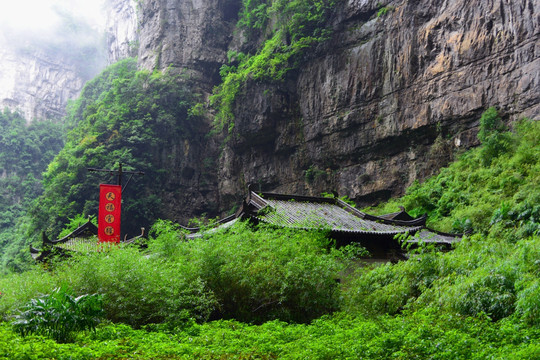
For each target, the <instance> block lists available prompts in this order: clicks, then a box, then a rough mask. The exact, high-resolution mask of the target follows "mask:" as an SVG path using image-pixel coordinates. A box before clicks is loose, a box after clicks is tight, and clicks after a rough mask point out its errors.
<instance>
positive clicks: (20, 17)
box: [0, 0, 105, 35]
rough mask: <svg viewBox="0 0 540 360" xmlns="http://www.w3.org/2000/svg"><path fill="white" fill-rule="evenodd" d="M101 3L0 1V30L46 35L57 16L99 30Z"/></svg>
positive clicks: (101, 0)
mask: <svg viewBox="0 0 540 360" xmlns="http://www.w3.org/2000/svg"><path fill="white" fill-rule="evenodd" d="M103 3H104V0H0V31H3V32H5V31H10V32H15V33H21V32H22V33H33V32H40V31H45V32H47V31H49V30H51V29H52V28H54V27H55V26H58V24H59V22H60V21H61V18H60V15H59V14H61V13H68V14H70V15H72V16H73V17H75V18H80V19H84V21H85V22H87V23H88V24H91V25H92V26H93V27H96V28H99V29H102V28H103V27H104V25H105V16H104V14H103ZM4 35H5V34H4Z"/></svg>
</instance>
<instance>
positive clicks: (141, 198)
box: [30, 59, 197, 238]
mask: <svg viewBox="0 0 540 360" xmlns="http://www.w3.org/2000/svg"><path fill="white" fill-rule="evenodd" d="M189 107H190V95H189V92H188V91H187V90H186V89H185V88H184V86H183V85H182V83H181V82H180V81H179V79H178V77H176V76H173V75H170V74H168V73H161V72H157V71H156V72H153V73H152V72H148V71H137V69H136V60H135V59H127V60H123V61H120V62H118V63H116V64H115V65H112V66H111V67H109V68H107V69H106V70H105V71H104V72H103V73H102V74H101V75H100V76H98V77H97V78H96V79H94V80H92V81H90V82H88V83H87V85H86V86H85V87H84V89H83V91H82V94H81V96H80V98H79V99H78V100H77V101H76V102H74V103H73V104H71V105H70V107H69V114H68V124H70V126H74V128H73V130H71V131H70V132H69V134H68V135H67V141H66V144H65V146H64V148H63V149H62V151H61V152H60V153H59V154H58V156H56V157H55V159H54V160H53V161H52V162H51V163H50V164H49V167H48V169H47V171H46V172H45V174H44V182H43V183H44V194H43V196H41V197H40V198H39V199H38V201H37V202H36V204H35V206H34V207H33V208H32V209H31V211H30V216H31V218H32V229H31V231H32V233H33V234H34V236H36V235H37V234H39V232H41V231H42V230H44V231H46V233H47V234H48V235H49V236H50V237H51V238H54V237H56V236H58V234H59V233H60V231H61V230H62V229H63V227H64V226H65V224H66V223H67V222H68V220H69V218H74V217H76V216H77V214H82V216H83V217H85V218H86V217H87V216H88V215H95V214H96V213H97V208H98V193H99V189H98V187H97V185H96V184H99V183H100V182H113V183H114V182H115V181H116V180H115V179H114V178H113V177H109V176H108V174H106V173H105V174H103V173H89V172H88V171H87V168H89V167H93V168H104V169H113V168H116V167H117V165H118V162H121V163H122V164H124V170H143V171H145V174H146V175H145V176H144V177H138V178H136V179H135V178H134V179H133V181H131V182H130V184H129V187H127V189H126V190H125V191H124V201H123V205H122V212H123V214H124V217H123V219H124V220H123V222H122V226H123V232H124V233H128V234H130V235H132V236H133V235H137V234H138V233H139V232H140V227H141V224H143V226H144V224H147V225H150V224H151V223H152V222H153V221H155V220H156V219H157V218H158V217H163V216H164V214H163V213H162V212H161V209H162V207H161V206H160V201H161V200H160V199H161V198H163V196H162V193H163V191H164V189H163V188H162V187H155V186H152V185H151V184H156V183H157V184H164V183H166V180H167V179H168V178H169V177H170V173H171V171H172V170H171V167H170V166H168V165H169V164H166V163H165V160H166V159H164V156H163V152H164V151H165V150H167V149H170V148H171V146H172V145H171V144H173V143H178V142H179V141H181V140H182V139H189V137H190V136H192V134H193V128H194V127H195V126H197V124H196V122H195V121H191V120H193V119H191V118H189V116H188V113H187V110H188V108H189ZM75 125H76V126H75ZM172 155H173V156H174V154H172Z"/></svg>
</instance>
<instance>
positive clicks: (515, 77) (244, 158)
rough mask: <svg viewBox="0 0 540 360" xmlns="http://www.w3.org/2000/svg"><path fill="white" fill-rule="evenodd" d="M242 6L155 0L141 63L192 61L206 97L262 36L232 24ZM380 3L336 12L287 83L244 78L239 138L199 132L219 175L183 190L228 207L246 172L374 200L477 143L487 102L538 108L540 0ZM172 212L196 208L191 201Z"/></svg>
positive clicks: (267, 182) (347, 1)
mask: <svg viewBox="0 0 540 360" xmlns="http://www.w3.org/2000/svg"><path fill="white" fill-rule="evenodd" d="M240 4H241V1H240V0H208V1H201V0H182V1H180V0H149V1H145V2H144V3H143V4H142V8H141V13H140V16H139V19H140V21H141V25H140V32H139V35H140V48H139V63H140V66H141V67H144V68H147V69H154V68H158V69H166V68H170V67H172V68H173V69H176V70H177V71H178V72H183V73H184V74H185V75H186V76H185V77H184V79H186V80H187V81H191V82H192V84H193V88H194V91H195V92H198V93H200V94H201V95H202V97H201V98H202V99H205V98H206V97H207V96H208V95H209V94H210V93H211V89H212V87H213V86H215V85H217V84H219V81H220V78H219V68H220V67H221V65H222V64H224V63H226V53H227V51H228V50H229V49H233V50H238V49H239V48H241V47H242V48H250V47H251V48H253V47H254V46H256V44H255V43H254V44H249V43H247V44H246V43H242V36H241V34H240V33H239V32H238V31H235V27H234V24H235V22H236V20H237V15H236V14H237V12H238V9H239V8H240ZM381 6H382V5H381V4H380V1H377V0H344V1H343V2H342V3H341V5H339V7H338V8H337V9H336V13H335V14H334V15H333V17H332V18H331V19H330V20H329V23H328V26H330V27H332V28H333V30H334V32H333V37H332V39H331V40H330V41H328V42H327V43H326V44H324V45H322V46H319V47H318V48H317V50H316V51H311V52H310V57H309V59H308V60H307V61H306V62H305V63H304V64H302V66H301V68H300V69H299V70H296V71H292V72H290V73H289V75H288V77H287V79H286V80H285V81H284V82H283V83H280V84H268V83H263V82H249V83H248V84H246V86H245V88H244V89H243V91H242V92H241V95H240V96H239V97H238V98H237V100H236V104H235V111H234V113H235V127H234V131H233V133H232V136H231V140H230V141H229V142H227V143H226V145H225V146H222V147H221V148H220V147H219V145H220V143H221V141H222V139H221V138H220V137H219V136H214V137H213V138H211V140H209V139H210V138H208V137H207V138H205V139H202V140H201V142H200V143H198V142H192V143H191V144H190V148H191V149H192V150H193V151H198V153H199V154H206V158H205V159H202V157H201V156H199V157H198V158H197V159H191V161H193V163H192V165H190V168H192V170H193V172H194V173H198V174H201V173H202V170H201V169H202V168H203V165H202V163H203V162H204V161H206V162H207V163H209V162H212V163H213V164H214V165H213V166H209V167H208V166H207V167H206V168H205V169H206V170H205V171H206V173H209V174H210V175H209V176H210V178H212V179H216V181H215V183H213V184H208V182H207V181H206V180H205V181H204V194H203V193H201V192H200V191H198V190H197V191H195V190H196V189H197V184H198V183H197V181H192V182H191V183H190V184H191V185H190V186H189V187H188V188H186V191H185V193H183V194H179V195H178V196H184V197H190V196H192V193H195V195H194V197H195V198H197V199H204V200H200V201H205V202H206V203H207V204H211V205H212V206H209V207H208V208H209V209H210V208H215V209H218V210H219V211H218V212H220V213H221V214H224V212H225V211H226V210H228V209H230V208H231V207H232V206H233V205H235V204H238V203H239V201H240V200H241V199H242V197H243V196H244V195H245V193H246V188H247V185H248V184H250V183H251V184H254V185H255V186H256V187H257V186H258V187H259V189H260V190H263V191H276V192H283V193H296V194H309V195H319V194H320V193H321V192H324V191H337V192H338V193H339V194H340V195H347V196H349V197H350V198H352V199H353V200H355V201H356V202H357V203H359V204H362V205H366V204H372V203H374V202H377V201H379V200H381V199H386V198H388V197H390V196H392V195H398V194H401V193H403V191H404V189H405V188H406V186H407V185H410V184H411V183H412V182H413V181H414V180H423V179H425V178H426V177H428V176H430V175H432V174H434V173H436V172H437V170H438V169H440V168H441V167H442V166H444V165H446V164H447V163H448V162H449V161H450V160H451V159H452V156H453V154H455V153H456V151H460V149H464V148H468V147H471V146H474V145H476V144H477V140H476V133H477V131H478V129H477V127H478V119H479V117H480V115H481V113H482V112H483V111H484V110H485V109H487V108H488V107H490V106H496V107H497V108H498V109H499V111H500V113H501V114H502V115H503V117H504V119H505V120H507V121H508V122H510V121H512V120H515V119H518V118H520V117H524V116H527V117H531V118H535V119H536V118H538V117H539V113H540V105H539V98H540V60H539V58H540V45H539V44H540V41H539V40H540V35H539V34H540V26H539V14H540V4H539V3H538V1H536V0H522V1H512V0H498V1H493V0H452V1H450V0H438V1H429V0H420V1H406V0H396V1H390V2H386V3H385V4H384V6H385V7H387V9H388V12H387V13H386V14H385V15H383V16H380V17H378V16H377V12H378V11H379V9H380V8H381ZM211 141H214V142H215V143H214V144H210V142H211ZM196 148H198V149H199V150H196ZM202 149H204V150H202ZM218 154H219V155H218ZM179 156H182V154H179ZM218 156H219V157H218ZM216 159H217V160H216ZM186 160H187V158H186ZM185 169H186V167H185V166H184V167H183V168H182V169H179V171H180V172H184V171H186V170H185ZM182 181H184V180H182V179H181V178H180V177H179V178H178V179H173V180H172V182H173V183H181V182H182ZM194 189H195V190H194ZM194 191H195V192H194ZM201 196H202V197H201ZM173 197H174V196H173ZM175 201H177V202H178V203H179V204H180V203H181V204H187V203H188V201H187V200H180V199H178V200H175ZM174 215H175V217H176V218H177V219H187V218H189V217H190V216H193V215H200V214H197V213H195V212H194V211H191V210H190V209H187V208H184V209H182V210H177V211H176V212H175V214H174ZM210 215H216V213H210Z"/></svg>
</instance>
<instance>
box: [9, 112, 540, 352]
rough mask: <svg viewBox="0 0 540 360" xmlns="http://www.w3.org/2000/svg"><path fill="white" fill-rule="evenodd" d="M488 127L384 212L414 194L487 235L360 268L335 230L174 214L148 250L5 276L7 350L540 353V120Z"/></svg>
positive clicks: (460, 225) (438, 212)
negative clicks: (185, 228)
mask: <svg viewBox="0 0 540 360" xmlns="http://www.w3.org/2000/svg"><path fill="white" fill-rule="evenodd" d="M480 123H481V126H480V134H479V139H480V140H481V142H482V146H480V147H479V148H477V149H474V150H471V151H468V152H466V153H464V154H462V155H461V156H460V157H459V159H458V160H457V161H456V162H455V163H453V164H452V165H450V166H449V167H448V168H446V169H443V170H442V171H441V172H440V174H439V175H438V176H435V177H433V178H431V179H429V180H428V181H426V182H425V183H423V184H415V185H414V186H412V187H411V188H410V189H409V190H408V193H407V195H406V196H404V197H403V198H402V199H396V200H393V201H392V202H391V203H388V204H384V205H381V206H379V207H378V208H377V209H375V210H374V211H380V212H385V211H388V210H391V211H395V210H396V208H395V207H396V205H398V204H403V205H405V206H406V207H407V209H408V210H410V211H411V212H412V213H414V214H420V213H424V212H428V213H429V214H430V219H431V221H432V223H431V224H430V225H431V226H433V227H438V228H440V229H442V230H459V231H466V230H467V231H472V233H470V235H467V236H465V237H464V239H463V241H462V242H461V243H459V244H458V245H456V246H455V248H454V249H453V250H452V251H449V252H441V251H439V250H437V249H436V248H433V247H430V246H421V247H420V248H419V249H416V250H414V251H412V252H411V254H410V259H409V260H408V261H402V262H399V263H397V264H390V263H388V264H383V265H378V266H367V265H364V266H362V265H361V266H358V264H359V262H361V261H360V260H359V259H358V258H357V254H358V253H359V252H358V251H359V250H360V249H357V248H355V247H348V248H344V249H340V250H336V249H334V248H332V246H329V240H328V239H327V238H326V236H325V234H324V232H322V233H321V232H302V231H301V232H284V231H277V230H274V229H271V228H266V227H261V228H253V227H251V226H250V225H248V224H242V223H241V224H237V225H235V226H233V227H231V228H229V229H227V230H223V231H219V232H214V233H208V234H207V235H206V236H205V237H203V238H199V239H191V240H189V241H185V240H184V239H183V238H182V232H181V231H180V230H179V229H177V228H176V227H175V226H174V225H173V224H171V223H169V222H163V221H159V222H157V223H156V224H155V225H154V227H153V230H152V232H151V238H150V240H149V244H148V249H147V250H145V251H144V252H142V253H141V251H140V250H139V249H138V248H130V247H127V248H124V249H120V250H111V251H108V252H103V253H99V254H96V255H93V256H82V257H79V258H75V259H73V260H71V261H69V262H61V263H58V264H56V265H54V266H53V268H52V270H53V271H43V269H41V268H35V269H32V270H30V271H27V272H24V273H20V274H10V275H6V276H3V277H2V278H0V292H1V293H2V296H1V297H0V314H2V318H3V322H2V323H1V324H0V333H1V336H0V357H2V358H9V359H15V358H58V359H60V358H71V359H85V358H108V359H112V358H140V359H148V358H161V359H171V358H179V359H180V358H182V359H183V358H187V359H200V358H206V359H227V358H231V359H233V358H234V359H274V358H284V359H287V358H291V359H293V358H294V359H299V358H301V359H308V358H309V359H336V358H343V359H344V358H351V359H359V358H365V359H411V358H420V359H427V358H429V359H535V358H540V345H539V344H540V341H539V340H540V260H539V259H540V234H539V230H540V224H539V218H540V216H539V215H540V205H539V201H538V199H539V197H540V189H539V187H538V184H539V183H540V171H539V170H540V165H539V162H538V159H539V158H540V156H539V155H540V145H539V144H540V141H539V140H540V125H539V124H540V123H539V122H537V121H529V120H523V121H520V122H516V123H513V124H512V131H511V132H507V131H506V130H505V128H504V125H503V123H502V121H501V119H500V118H499V117H498V115H497V112H496V111H495V109H489V110H488V111H486V113H484V115H483V117H482V119H480ZM355 269H356V270H355ZM336 279H340V281H339V282H337V281H336ZM55 288H61V289H63V290H61V291H60V292H58V291H57V292H53V289H55ZM94 293H96V294H98V297H99V299H98V300H96V301H97V302H96V303H95V304H94V305H95V306H97V307H98V308H97V310H100V309H103V318H104V321H103V322H102V324H100V325H98V326H97V328H96V329H95V330H91V329H92V328H93V327H94V324H95V323H94V322H93V321H94V320H95V319H96V318H97V317H99V311H97V310H96V312H95V314H94V315H95V316H94V315H92V314H93V313H92V311H90V310H91V309H93V307H92V306H94V305H92V306H90V305H86V303H84V304H83V301H80V304H79V303H77V304H75V305H73V304H74V303H76V301H75V300H73V299H75V296H77V295H82V294H94ZM42 294H52V295H50V296H49V297H42V298H40V300H34V301H33V302H30V303H29V301H30V300H31V299H37V298H39V297H40V296H42ZM70 299H71V300H70ZM68 303H69V304H71V305H69V306H67V305H66V304H68ZM25 304H27V305H26V307H24V305H25ZM96 304H97V305H96ZM38 305H39V307H37V306H38ZM18 309H21V310H23V311H24V312H23V313H19V312H17V310H18ZM66 309H67V310H66ZM35 314H40V315H39V316H38V317H37V319H38V320H36V316H35ZM43 314H49V315H47V316H44V315H43ZM14 315H15V317H14ZM48 316H50V317H51V318H52V319H54V318H55V317H56V318H57V317H62V316H63V317H64V318H66V316H69V319H73V318H75V319H76V320H73V321H71V320H70V321H71V322H69V323H70V324H74V325H73V327H72V330H73V331H72V332H68V333H67V334H64V335H65V336H63V337H61V338H60V337H57V336H58V335H57V334H58V333H57V332H55V331H52V330H51V326H53V327H54V324H55V322H54V321H53V322H51V323H48V322H47V319H48ZM12 319H16V320H17V322H16V323H15V327H13V326H12V325H11V324H10V321H12ZM77 319H78V320H77ZM51 324H52V325H51ZM83 325H84V326H83ZM82 329H90V330H82ZM21 333H23V334H27V335H26V336H24V337H23V336H22V335H20V334H21ZM55 334H56V335H55ZM51 337H52V338H57V339H59V340H62V341H59V342H56V341H54V340H52V339H51Z"/></svg>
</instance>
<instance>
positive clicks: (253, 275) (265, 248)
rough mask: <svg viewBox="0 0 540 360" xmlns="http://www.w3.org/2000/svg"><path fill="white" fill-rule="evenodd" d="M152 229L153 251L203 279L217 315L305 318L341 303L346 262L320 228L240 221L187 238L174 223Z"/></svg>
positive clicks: (257, 318)
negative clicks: (254, 224)
mask: <svg viewBox="0 0 540 360" xmlns="http://www.w3.org/2000/svg"><path fill="white" fill-rule="evenodd" d="M164 227H165V228H169V229H168V230H164ZM154 233H155V234H156V235H157V236H156V238H155V239H153V241H152V242H151V243H150V246H149V250H150V251H152V252H154V253H156V254H159V256H160V257H161V258H163V259H166V260H167V261H169V262H174V263H177V264H181V266H182V268H183V271H184V274H189V275H187V276H189V277H190V278H199V279H201V281H202V282H204V283H205V284H206V285H207V286H208V288H209V289H211V291H212V292H213V294H214V295H215V297H216V300H217V302H218V304H219V306H218V309H217V310H218V311H217V312H216V313H215V316H222V317H225V318H235V319H237V320H241V321H248V322H262V321H265V320H270V319H281V320H292V321H300V322H303V321H309V320H311V319H313V318H316V317H318V316H320V315H322V314H325V313H328V312H331V311H334V310H336V309H338V307H339V292H338V285H337V282H336V277H337V274H338V272H339V270H340V269H341V267H342V265H341V263H340V262H339V260H338V258H337V257H336V256H334V255H333V254H331V253H329V252H328V251H327V250H326V247H327V245H328V239H326V237H325V235H324V233H322V232H307V231H298V230H296V231H293V230H285V229H272V228H269V227H267V226H259V227H257V228H256V229H253V228H251V227H250V226H249V225H248V224H247V223H237V224H235V225H234V226H233V227H231V228H229V229H225V230H222V231H208V232H207V233H206V234H205V235H204V236H203V237H202V238H198V239H190V240H189V241H185V242H184V241H181V240H180V238H181V234H180V233H179V232H178V231H177V230H175V228H174V227H173V226H172V225H171V224H170V223H159V224H157V226H156V228H155V230H154ZM174 234H175V235H174ZM171 254H173V255H172V256H171Z"/></svg>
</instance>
